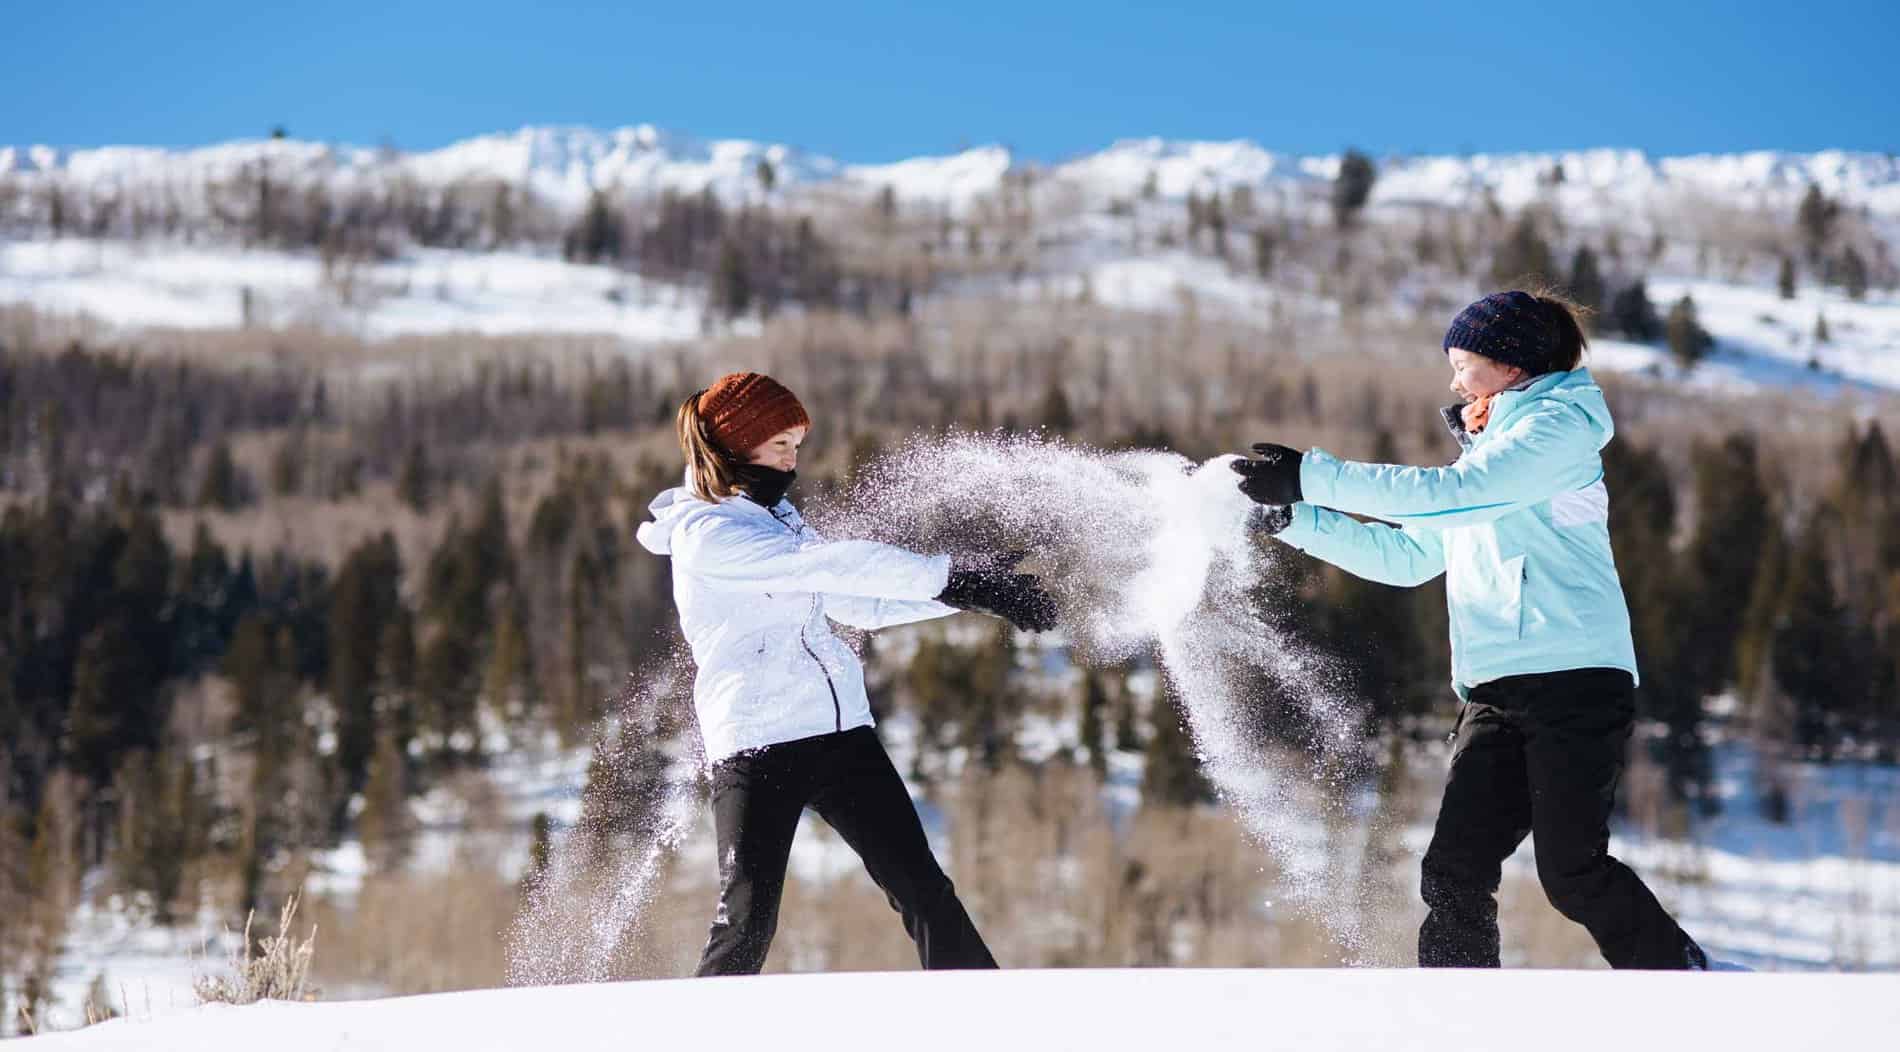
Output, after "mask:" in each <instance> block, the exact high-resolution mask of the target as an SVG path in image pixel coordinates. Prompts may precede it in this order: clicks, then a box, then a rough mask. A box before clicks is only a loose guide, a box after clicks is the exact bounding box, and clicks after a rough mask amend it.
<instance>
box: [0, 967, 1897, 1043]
mask: <svg viewBox="0 0 1900 1052" xmlns="http://www.w3.org/2000/svg"><path fill="white" fill-rule="evenodd" d="M1892 986H1893V980H1892V979H1891V978H1887V977H1881V976H1848V975H1827V976H1815V975H1742V974H1734V975H1730V974H1707V975H1686V974H1679V973H1672V974H1665V973H1646V974H1643V973H1605V972H1498V973H1491V974H1483V973H1476V972H1470V971H1459V970H1452V971H1410V970H1395V971H1387V970H1372V969H1367V970H1361V971H1294V970H1288V971H1273V970H1257V971H1222V970H1202V971H1195V970H1172V971H1169V970H1150V971H1137V970H1101V971H1094V970H1080V969H1078V970H1070V971H1040V972H1038V971H1026V972H961V973H958V972H937V973H924V972H910V973H879V972H870V973H858V974H835V975H781V976H763V977H759V976H752V977H745V978H735V979H681V980H668V981H662V982H645V983H611V984H597V985H573V986H552V987H540V988H524V989H510V990H484V991H471V992H466V993H453V994H436V995H432V996H427V997H405V998H391V999H388V1000H381V1001H357V1002H337V1003H329V1004H289V1003H268V1004H260V1005H252V1006H248V1007H244V1008H230V1007H227V1006H213V1007H207V1008H203V1009H199V1010H195V1011H191V1012H185V1013H179V1014H175V1015H169V1016H163V1017H160V1018H157V1019H151V1020H144V1019H127V1020H114V1021H112V1022H108V1023H104V1024H101V1025H99V1026H95V1027H90V1028H88V1029H86V1030H83V1031H80V1032H78V1033H71V1034H58V1035H50V1036H46V1037H40V1038H35V1039H30V1040H29V1041H27V1042H26V1044H25V1045H24V1046H23V1047H26V1048H33V1049H45V1050H47V1052H57V1050H60V1049H72V1050H76V1052H82V1050H83V1052H95V1050H107V1049H142V1050H145V1049H179V1050H184V1049H190V1050H193V1052H256V1050H258V1049H271V1050H273V1052H306V1050H308V1052H318V1050H321V1052H368V1050H381V1049H400V1050H402V1052H412V1050H414V1049H419V1048H440V1049H453V1050H455V1052H480V1050H485V1049H495V1050H498V1052H500V1050H506V1052H518V1050H520V1049H524V1048H549V1049H560V1050H562V1052H587V1050H591V1049H602V1050H609V1049H610V1050H612V1052H623V1050H625V1049H628V1048H700V1047H707V1046H714V1047H721V1048H746V1049H752V1048H760V1049H775V1050H782V1052H801V1050H804V1049H813V1050H822V1052H841V1050H847V1049H867V1050H870V1049H877V1050H888V1049H891V1048H903V1049H906V1050H909V1052H929V1050H934V1049H945V1050H956V1052H964V1050H967V1049H970V1048H1005V1049H1037V1050H1039V1052H1057V1050H1062V1049H1075V1050H1077V1052H1109V1050H1115V1049H1130V1050H1137V1052H1149V1050H1153V1049H1192V1050H1194V1052H1217V1050H1222V1049H1249V1050H1252V1049H1259V1048H1277V1047H1284V1048H1296V1049H1299V1050H1300V1052H1329V1050H1340V1052H1365V1050H1368V1049H1379V1050H1387V1052H1391V1050H1400V1049H1413V1048H1418V1049H1427V1048H1429V1049H1447V1048H1455V1049H1459V1050H1461V1052H1486V1050H1491V1049H1497V1050H1501V1052H1503V1050H1508V1052H1523V1050H1524V1049H1526V1048H1535V1049H1538V1050H1539V1052H1568V1050H1573V1049H1574V1050H1577V1052H1601V1050H1602V1049H1604V1048H1619V1047H1627V1048H1638V1049H1692V1048H1716V1049H1722V1050H1724V1052H1751V1050H1761V1052H1787V1050H1789V1049H1795V1048H1826V1049H1831V1050H1839V1052H1856V1050H1859V1049H1877V1048H1890V1047H1892V1042H1893V1037H1894V1035H1895V1034H1896V1033H1900V1000H1895V999H1894V998H1893V997H1892V996H1891V995H1892Z"/></svg>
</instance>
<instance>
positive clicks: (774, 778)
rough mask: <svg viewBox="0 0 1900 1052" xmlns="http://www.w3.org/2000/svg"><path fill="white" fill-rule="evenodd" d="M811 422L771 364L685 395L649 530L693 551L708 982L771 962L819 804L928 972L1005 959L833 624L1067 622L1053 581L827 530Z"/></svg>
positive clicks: (645, 527)
mask: <svg viewBox="0 0 1900 1052" xmlns="http://www.w3.org/2000/svg"><path fill="white" fill-rule="evenodd" d="M810 426H811V419H810V417H809V416H808V415H807V414H806V412H805V409H804V407H803V406H801V405H800V404H799V402H798V399H797V398H796V397H795V396H794V395H793V394H792V393H791V392H790V391H788V390H786V389H785V388H784V387H783V386H781V385H780V384H778V383H777V382H775V381H773V380H772V379H771V378H770V377H767V376H764V375H762V374H759V373H733V374H730V375H728V376H724V377H721V378H720V379H719V380H718V382H716V383H714V384H713V385H712V386H711V387H710V388H707V389H706V390H704V391H700V392H698V393H696V394H694V395H693V396H692V397H690V398H688V399H686V401H685V403H684V404H682V405H681V406H680V410H679V416H678V428H679V439H680V449H681V451H682V452H683V453H684V454H685V456H686V461H687V467H686V484H685V485H684V486H681V487H679V488H675V489H670V490H667V491H666V492H664V493H662V494H660V495H659V496H658V497H657V498H655V499H654V501H653V503H652V504H651V505H650V506H649V509H648V510H649V511H650V512H651V513H652V515H653V521H651V522H647V523H642V524H641V526H640V529H639V538H640V543H641V544H642V545H644V546H645V547H646V548H647V549H648V550H649V551H652V552H654V553H656V554H660V555H667V556H671V557H672V560H673V599H674V602H675V604H676V605H677V606H678V608H679V615H680V627H681V629H682V630H683V632H684V634H685V636H686V641H687V644H688V645H689V646H690V647H691V648H692V653H693V660H694V662H695V663H696V665H697V666H698V675H697V677H696V678H695V680H694V684H693V707H694V710H695V711H696V713H697V714H698V717H699V730H700V735H701V737H702V738H703V739H704V741H705V746H706V757H707V761H708V762H709V763H711V764H712V803H713V821H714V827H715V831H716V834H717V837H718V845H719V880H720V895H719V906H718V911H717V912H716V913H715V914H714V917H713V923H712V931H711V935H710V937H709V938H708V939H707V943H706V949H705V952H704V954H703V955H702V956H701V959H700V963H699V969H698V972H697V974H699V975H739V974H751V973H756V972H757V971H759V969H760V968H761V967H762V966H763V965H764V963H765V956H766V952H767V950H769V949H770V948H771V944H772V935H773V932H774V930H775V929H776V927H777V923H778V906H779V897H780V894H781V892H782V890H783V888H784V883H785V868H786V862H787V860H788V858H789V855H790V852H791V845H792V837H793V834H794V833H795V832H796V830H797V826H798V819H799V815H800V814H801V813H802V812H803V811H804V809H805V808H806V807H807V806H809V807H811V808H812V809H813V810H815V811H817V812H818V814H819V816H820V817H821V818H823V819H824V820H825V821H826V822H827V823H828V824H830V825H831V826H832V828H834V829H836V830H837V831H838V833H839V835H840V836H842V837H843V838H844V840H845V842H846V843H847V844H849V845H851V848H852V849H853V850H854V851H856V852H857V853H858V856H859V857H860V858H862V859H863V860H864V866H865V869H866V870H868V871H869V872H870V874H871V879H873V880H875V881H876V882H877V884H878V886H879V887H880V888H882V889H883V890H884V892H885V894H886V895H887V896H889V898H890V902H891V905H892V906H893V907H894V908H895V909H896V910H897V911H898V912H899V913H900V914H902V916H903V919H904V928H905V930H906V931H908V932H909V933H910V936H911V938H912V939H913V940H914V941H915V942H916V944H917V955H918V959H919V960H920V962H921V963H922V964H923V966H924V967H925V968H994V967H995V966H996V961H995V959H994V958H992V957H991V956H990V952H989V949H988V948H987V947H986V946H984V944H983V938H982V936H980V935H978V934H977V931H976V926H975V925H974V924H972V923H971V921H970V917H969V915H968V913H966V912H965V911H964V908H963V904H962V903H961V902H960V901H959V900H958V899H957V895H956V892H955V890H954V889H953V888H952V886H951V883H950V880H949V878H948V877H946V876H945V875H944V873H943V870H942V868H941V867H940V866H938V864H937V861H936V858H935V856H934V855H932V854H931V851H930V844H929V842H928V841H927V840H926V839H925V837H924V831H923V826H922V824H921V823H920V822H919V821H918V818H917V810H916V808H915V807H914V806H913V805H912V804H911V800H910V794H909V792H908V791H907V790H906V789H905V787H904V783H903V780H902V779H901V778H899V777H898V774H897V770H896V768H894V767H893V766H892V765H891V761H890V757H889V756H888V755H886V753H885V752H884V746H883V744H882V743H881V742H879V741H878V738H877V735H876V733H875V732H873V730H872V729H871V728H872V723H873V721H872V719H871V706H870V702H869V700H868V699H867V698H866V696H865V692H864V670H863V668H862V667H861V666H860V665H859V664H858V659H857V656H856V655H855V654H854V653H853V652H852V651H851V648H850V647H848V646H846V645H845V643H844V641H843V640H840V639H839V638H838V637H837V636H835V635H833V634H832V632H831V628H830V626H829V625H828V624H827V620H828V619H829V620H832V621H839V622H842V623H844V624H847V625H853V626H856V627H859V628H881V627H883V626H885V625H898V624H905V623H908V622H912V621H922V620H925V619H928V618H933V617H943V616H945V615H947V614H951V613H954V612H956V611H957V610H958V609H966V610H979V611H982V612H985V613H991V614H995V615H997V616H1001V617H1005V618H1008V619H1009V620H1010V621H1011V622H1013V623H1014V624H1016V625H1017V626H1018V627H1020V628H1024V629H1027V630H1031V631H1041V630H1044V629H1048V628H1051V627H1053V626H1054V613H1055V611H1054V604H1053V603H1052V602H1051V601H1050V599H1049V597H1048V595H1047V594H1046V593H1044V592H1043V591H1042V590H1041V589H1040V588H1039V587H1037V585H1036V582H1035V579H1034V578H1033V577H1029V576H1027V575H1023V574H1016V573H1012V572H1010V569H1009V567H1008V566H1007V565H1005V564H1003V563H1001V562H997V563H992V564H989V565H986V566H978V567H953V566H952V564H951V558H950V556H947V555H937V556H927V555H920V554H917V553H915V552H910V551H905V550H904V549H901V548H895V547H892V546H890V545H886V544H879V543H876V542H874V541H862V540H841V541H826V540H824V539H822V538H821V537H819V536H818V534H817V533H816V532H815V531H814V530H813V529H812V528H811V527H810V526H808V525H806V524H805V522H804V520H802V519H801V518H800V517H799V514H798V511H797V509H796V508H794V507H793V506H792V504H791V502H789V501H787V500H785V499H784V497H785V491H786V489H787V488H788V487H789V486H790V485H791V483H792V480H793V478H794V476H795V473H796V467H797V463H798V446H799V443H801V442H802V441H804V437H805V433H806V431H807V430H808V429H809V428H810Z"/></svg>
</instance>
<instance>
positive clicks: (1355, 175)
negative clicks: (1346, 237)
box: [1333, 150, 1379, 229]
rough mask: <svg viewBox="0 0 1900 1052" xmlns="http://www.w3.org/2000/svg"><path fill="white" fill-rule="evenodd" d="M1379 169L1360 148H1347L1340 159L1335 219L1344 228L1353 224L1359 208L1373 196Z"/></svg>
mask: <svg viewBox="0 0 1900 1052" xmlns="http://www.w3.org/2000/svg"><path fill="white" fill-rule="evenodd" d="M1378 179H1379V170H1378V168H1377V167H1375V166H1374V165H1373V163H1372V158H1370V157H1367V156H1366V155H1365V154H1363V153H1360V152H1359V151H1358V150H1347V151H1346V152H1345V154H1344V155H1343V156H1341V157H1340V159H1339V173H1338V174H1337V175H1336V176H1334V177H1333V219H1334V221H1335V222H1336V223H1337V224H1338V225H1339V226H1340V227H1341V228H1342V229H1343V228H1345V227H1349V226H1351V225H1352V224H1353V221H1354V220H1355V219H1357V218H1358V216H1359V210H1360V209H1362V208H1364V207H1365V206H1366V202H1367V201H1368V200H1371V198H1372V186H1373V184H1374V183H1376V182H1378Z"/></svg>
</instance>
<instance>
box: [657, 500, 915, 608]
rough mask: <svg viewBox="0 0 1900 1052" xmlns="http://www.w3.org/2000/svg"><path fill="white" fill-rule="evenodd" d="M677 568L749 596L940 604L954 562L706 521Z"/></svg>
mask: <svg viewBox="0 0 1900 1052" xmlns="http://www.w3.org/2000/svg"><path fill="white" fill-rule="evenodd" d="M673 560H674V563H675V565H677V566H679V567H680V568H681V569H683V570H685V571H687V572H688V573H691V574H693V575H695V576H697V577H702V578H706V579H708V580H711V581H714V582H717V583H718V584H720V585H722V586H724V587H727V588H732V589H736V590H739V591H745V592H778V591H785V592H791V591H798V592H824V593H826V594H837V595H846V596H862V597H866V598H870V599H934V598H936V597H937V596H938V595H940V594H942V593H943V589H944V586H945V584H947V583H948V582H949V579H950V557H949V556H948V555H919V554H917V553H916V552H913V551H907V550H905V549H903V548H898V547H895V546H893V545H889V544H880V543H878V542H877V541H861V540H843V541H817V542H815V543H814V542H810V541H800V540H799V539H798V538H796V537H793V536H792V535H791V534H789V533H787V532H786V531H785V530H783V529H781V528H778V527H777V526H776V525H767V524H765V523H762V522H761V523H756V524H755V523H752V522H748V521H744V520H740V519H733V518H723V517H722V518H712V517H709V518H706V519H704V520H702V521H700V522H696V523H691V524H689V525H687V526H685V527H684V528H682V529H681V530H680V533H679V536H678V537H676V538H675V539H674V541H673Z"/></svg>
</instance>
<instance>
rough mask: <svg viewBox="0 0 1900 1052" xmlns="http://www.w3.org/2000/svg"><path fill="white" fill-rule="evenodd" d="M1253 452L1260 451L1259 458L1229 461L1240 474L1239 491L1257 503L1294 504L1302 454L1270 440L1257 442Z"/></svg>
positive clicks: (1297, 500) (1297, 490)
mask: <svg viewBox="0 0 1900 1052" xmlns="http://www.w3.org/2000/svg"><path fill="white" fill-rule="evenodd" d="M1253 451H1254V452H1255V453H1258V454H1260V459H1259V460H1234V461H1229V465H1230V466H1231V467H1232V468H1233V469H1234V470H1235V471H1236V472H1238V473H1239V474H1240V492H1242V493H1245V494H1246V495H1247V496H1249V497H1251V498H1252V499H1253V500H1254V502H1255V503H1257V504H1298V503H1299V502H1300V461H1301V460H1303V459H1304V458H1305V456H1306V454H1304V453H1301V452H1300V451H1299V450H1297V449H1293V448H1292V447H1290V446H1280V445H1274V444H1273V443H1271V442H1261V443H1257V444H1255V445H1254V447H1253Z"/></svg>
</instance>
